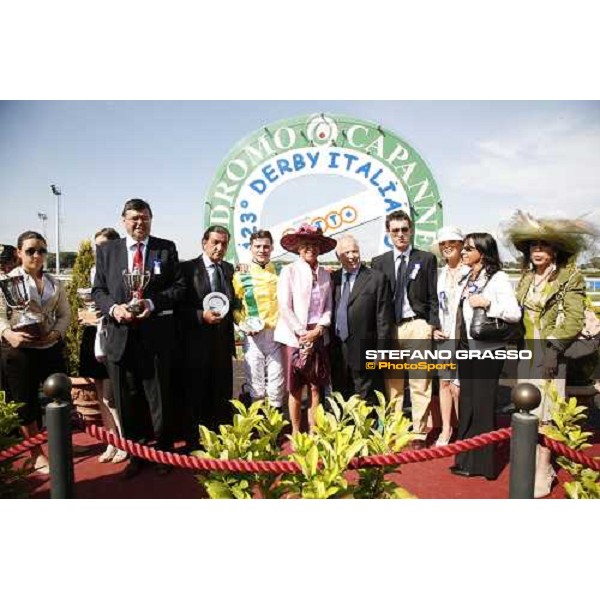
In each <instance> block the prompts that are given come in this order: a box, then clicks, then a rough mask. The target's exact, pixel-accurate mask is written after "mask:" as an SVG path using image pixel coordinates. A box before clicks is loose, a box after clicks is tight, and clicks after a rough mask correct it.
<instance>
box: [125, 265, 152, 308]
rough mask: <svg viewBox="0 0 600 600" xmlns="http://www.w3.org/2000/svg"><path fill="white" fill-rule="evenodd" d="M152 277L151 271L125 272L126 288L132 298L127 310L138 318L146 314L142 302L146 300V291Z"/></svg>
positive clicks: (136, 270)
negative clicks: (143, 313)
mask: <svg viewBox="0 0 600 600" xmlns="http://www.w3.org/2000/svg"><path fill="white" fill-rule="evenodd" d="M150 277H151V273H150V271H139V270H138V269H133V271H128V270H127V269H125V270H124V271H123V281H124V282H125V288H126V289H127V291H128V292H129V295H130V296H131V300H130V301H129V303H128V304H127V310H128V311H129V312H130V313H131V314H132V315H135V316H137V315H139V314H141V313H142V312H144V303H143V302H142V300H143V298H144V290H145V289H146V288H147V287H148V284H149V283H150Z"/></svg>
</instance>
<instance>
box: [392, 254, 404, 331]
mask: <svg viewBox="0 0 600 600" xmlns="http://www.w3.org/2000/svg"><path fill="white" fill-rule="evenodd" d="M406 271H407V265H406V255H404V254H403V255H402V256H400V264H399V265H398V272H397V273H396V290H395V293H394V309H395V313H396V323H399V322H400V321H401V320H402V308H403V305H404V294H405V292H406Z"/></svg>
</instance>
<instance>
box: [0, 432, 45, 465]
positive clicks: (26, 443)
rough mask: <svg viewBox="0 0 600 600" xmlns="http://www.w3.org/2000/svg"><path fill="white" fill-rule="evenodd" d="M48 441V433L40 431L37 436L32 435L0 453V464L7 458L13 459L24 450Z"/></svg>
mask: <svg viewBox="0 0 600 600" xmlns="http://www.w3.org/2000/svg"><path fill="white" fill-rule="evenodd" d="M47 440H48V433H47V432H46V431H42V433H38V434H37V435H32V436H31V437H30V438H27V439H26V440H23V441H22V442H19V443H18V444H15V445H14V446H11V447H10V448H7V449H6V450H2V451H0V462H2V461H4V460H8V459H9V458H14V457H15V456H18V455H19V454H21V453H23V452H25V451H26V450H31V449H32V448H35V447H36V446H41V445H42V444H44V443H45V442H46V441H47Z"/></svg>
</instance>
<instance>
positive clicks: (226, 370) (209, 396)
mask: <svg viewBox="0 0 600 600" xmlns="http://www.w3.org/2000/svg"><path fill="white" fill-rule="evenodd" d="M229 237H230V235H229V231H228V230H227V229H226V228H225V227H221V226H219V225H213V226H211V227H209V228H208V229H207V230H206V231H205V232H204V236H203V238H202V254H201V255H200V256H199V257H198V258H195V259H193V260H190V261H186V262H184V263H182V265H181V268H182V271H183V275H184V279H185V282H186V294H185V298H184V300H183V302H182V303H181V305H180V306H179V308H178V310H177V320H178V326H179V335H180V341H181V348H180V351H181V354H182V364H181V367H182V371H181V372H182V374H183V377H184V379H185V387H184V390H183V393H184V402H185V408H186V410H185V412H186V414H187V416H186V430H187V431H186V433H185V437H186V442H187V446H188V450H194V449H196V448H197V447H198V440H199V434H198V425H199V424H202V425H206V426H207V427H208V428H209V429H213V430H214V429H216V428H217V427H218V426H219V425H221V424H224V423H227V422H229V421H230V419H231V415H232V407H231V404H230V402H229V401H230V400H231V398H232V396H233V364H232V357H233V356H235V343H234V337H233V300H234V291H233V284H232V280H233V271H234V268H233V265H232V264H231V263H228V262H226V261H224V260H223V258H224V256H225V254H226V252H227V247H228V245H229ZM211 292H220V293H222V294H225V295H226V296H227V299H228V300H229V303H230V305H229V311H228V312H227V314H226V315H222V314H221V313H219V312H218V311H213V310H205V308H204V306H203V303H204V298H205V297H206V296H207V294H210V293H211Z"/></svg>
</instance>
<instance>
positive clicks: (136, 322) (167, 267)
mask: <svg viewBox="0 0 600 600" xmlns="http://www.w3.org/2000/svg"><path fill="white" fill-rule="evenodd" d="M122 220H123V225H124V227H125V230H126V231H127V236H126V237H125V238H121V239H119V240H112V241H109V242H107V243H106V244H103V245H102V246H100V247H99V248H98V249H97V253H96V276H95V279H94V285H93V289H92V296H93V298H94V301H95V302H96V305H97V306H98V308H99V310H100V311H101V312H102V314H103V315H104V316H105V317H106V318H107V319H108V324H107V343H106V357H107V368H108V373H109V376H110V379H111V382H112V384H113V389H114V394H115V401H116V405H117V410H118V412H119V416H120V418H121V423H122V429H123V435H124V437H126V438H128V439H131V440H134V441H140V440H144V439H145V437H146V429H147V428H146V427H145V423H146V422H147V418H145V416H146V414H147V411H148V409H149V412H150V417H151V421H152V427H153V430H154V437H155V438H156V442H157V447H158V448H159V449H163V450H166V449H170V448H171V447H172V443H173V428H172V418H171V410H172V407H171V397H170V389H171V379H170V378H171V357H172V354H173V349H174V345H175V325H174V320H173V308H174V306H175V305H176V304H177V302H178V301H179V300H180V299H181V298H182V297H183V295H184V293H185V287H184V286H185V283H184V280H183V277H182V275H181V269H180V266H179V259H178V257H177V249H176V247H175V244H174V243H173V242H171V241H169V240H164V239H161V238H157V237H154V236H151V235H150V230H151V227H152V210H151V208H150V205H149V204H148V203H147V202H145V201H144V200H141V199H139V198H134V199H132V200H129V201H127V202H126V203H125V206H124V208H123V212H122ZM136 270H137V272H138V273H149V275H150V280H149V283H148V285H147V287H146V289H145V290H144V292H143V299H141V300H140V305H141V306H140V308H141V312H140V313H139V314H137V313H136V312H134V311H132V310H131V309H130V307H129V306H128V303H129V301H130V299H131V294H130V291H129V290H128V288H127V285H126V283H125V281H124V277H123V275H124V273H125V272H129V273H132V272H134V271H136ZM143 464H144V463H143V462H142V461H140V460H139V459H135V458H132V459H131V460H130V462H129V465H128V466H127V469H126V471H125V476H126V477H132V476H134V475H136V474H137V473H138V472H139V470H140V469H141V468H142V466H143ZM157 471H158V472H159V473H160V474H164V473H165V472H166V471H167V469H165V468H164V467H163V466H162V465H159V466H158V467H157Z"/></svg>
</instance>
